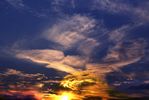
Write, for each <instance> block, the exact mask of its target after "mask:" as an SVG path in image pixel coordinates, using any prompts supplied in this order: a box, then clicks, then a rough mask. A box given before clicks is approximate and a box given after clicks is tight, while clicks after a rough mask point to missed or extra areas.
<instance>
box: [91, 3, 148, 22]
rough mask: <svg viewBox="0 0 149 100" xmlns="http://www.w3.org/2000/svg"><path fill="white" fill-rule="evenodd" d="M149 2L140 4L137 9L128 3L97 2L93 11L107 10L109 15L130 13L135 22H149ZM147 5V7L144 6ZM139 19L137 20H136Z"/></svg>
mask: <svg viewBox="0 0 149 100" xmlns="http://www.w3.org/2000/svg"><path fill="white" fill-rule="evenodd" d="M148 4H149V2H148V1H145V2H143V3H142V2H140V4H139V5H138V6H136V7H133V6H132V5H130V4H129V3H127V2H123V1H119V0H95V1H94V2H93V7H92V9H98V10H105V11H107V12H109V13H122V12H123V14H127V13H129V14H130V16H131V17H132V18H133V19H135V20H134V21H135V22H136V21H139V22H140V21H143V22H146V21H149V18H148V16H149V13H148V9H149V8H148V6H146V5H148ZM142 5H145V6H142ZM136 19H137V20H136Z"/></svg>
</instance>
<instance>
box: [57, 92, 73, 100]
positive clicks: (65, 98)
mask: <svg viewBox="0 0 149 100" xmlns="http://www.w3.org/2000/svg"><path fill="white" fill-rule="evenodd" d="M72 98H73V94H71V93H67V92H64V93H62V95H61V96H60V99H59V100H71V99H72Z"/></svg>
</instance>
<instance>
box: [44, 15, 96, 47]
mask: <svg viewBox="0 0 149 100" xmlns="http://www.w3.org/2000/svg"><path fill="white" fill-rule="evenodd" d="M94 26H95V20H94V19H91V18H89V17H86V16H80V15H75V16H72V17H70V18H67V19H64V20H61V21H59V22H58V23H56V24H55V25H53V26H52V27H51V28H50V29H48V30H47V31H46V32H45V33H44V37H45V38H46V39H47V40H49V41H53V42H55V43H58V44H60V45H62V46H63V47H64V48H66V49H67V48H71V47H73V46H74V45H75V44H77V43H78V42H80V41H84V40H86V39H88V36H87V35H88V33H89V31H90V30H91V29H93V28H94Z"/></svg>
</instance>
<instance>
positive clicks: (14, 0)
mask: <svg viewBox="0 0 149 100" xmlns="http://www.w3.org/2000/svg"><path fill="white" fill-rule="evenodd" d="M6 1H7V2H8V3H9V4H10V5H12V6H14V7H15V8H24V7H25V5H24V4H23V0H6Z"/></svg>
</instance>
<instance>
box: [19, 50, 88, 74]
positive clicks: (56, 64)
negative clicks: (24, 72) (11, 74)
mask: <svg viewBox="0 0 149 100" xmlns="http://www.w3.org/2000/svg"><path fill="white" fill-rule="evenodd" d="M16 57H18V58H22V59H28V60H31V61H32V62H35V63H40V64H45V67H47V68H54V69H57V70H59V71H64V72H67V73H73V72H75V71H77V70H79V69H81V67H83V66H84V64H85V61H86V60H85V59H83V60H82V58H81V57H79V56H65V55H64V53H63V52H62V51H59V50H50V49H49V50H48V49H46V50H24V51H17V53H16ZM74 62H75V63H74ZM74 67H77V68H76V69H75V68H74Z"/></svg>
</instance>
